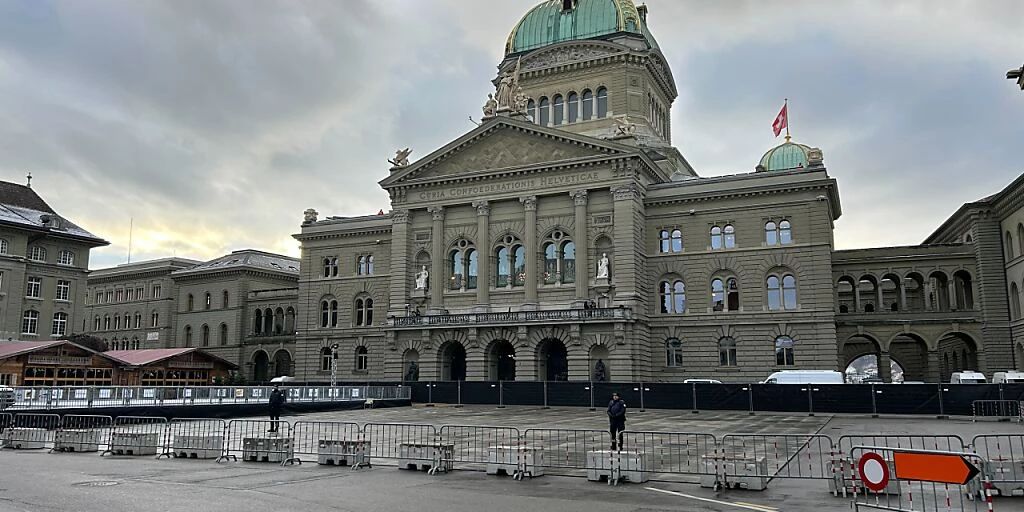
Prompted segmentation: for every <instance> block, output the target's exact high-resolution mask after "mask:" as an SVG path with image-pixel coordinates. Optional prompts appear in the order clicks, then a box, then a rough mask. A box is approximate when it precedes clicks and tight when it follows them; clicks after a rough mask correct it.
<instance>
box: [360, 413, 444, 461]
mask: <svg viewBox="0 0 1024 512" xmlns="http://www.w3.org/2000/svg"><path fill="white" fill-rule="evenodd" d="M362 439H363V440H365V441H367V442H369V443H370V457H371V459H372V460H373V462H374V463H375V464H376V463H379V464H383V465H389V466H390V465H394V466H398V467H399V468H401V469H414V470H419V469H423V470H425V471H428V472H431V473H436V472H437V471H444V470H447V469H448V467H447V466H443V465H442V464H444V463H445V461H446V460H450V459H451V455H450V452H451V451H452V450H450V449H447V447H446V446H442V445H441V444H440V443H439V442H438V439H437V428H436V427H434V426H433V425H427V424H416V423H367V424H366V425H364V426H363V435H362Z"/></svg>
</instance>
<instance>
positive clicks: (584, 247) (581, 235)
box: [569, 189, 590, 307]
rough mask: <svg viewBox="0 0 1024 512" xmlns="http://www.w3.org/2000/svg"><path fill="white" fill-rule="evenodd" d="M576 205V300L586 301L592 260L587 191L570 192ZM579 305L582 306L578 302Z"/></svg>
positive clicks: (574, 238) (574, 240)
mask: <svg viewBox="0 0 1024 512" xmlns="http://www.w3.org/2000/svg"><path fill="white" fill-rule="evenodd" d="M569 195H570V196H572V199H573V203H575V206H576V210H575V213H576V233H575V234H574V236H573V242H575V243H576V300H577V301H584V300H587V299H588V298H590V297H589V295H590V294H589V293H588V286H587V284H588V283H589V281H590V262H589V258H588V257H587V255H589V254H590V244H589V243H588V242H587V191H586V189H583V190H574V191H572V192H570V193H569ZM577 307H582V306H581V305H580V304H577Z"/></svg>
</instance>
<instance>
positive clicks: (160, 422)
mask: <svg viewBox="0 0 1024 512" xmlns="http://www.w3.org/2000/svg"><path fill="white" fill-rule="evenodd" d="M166 433H167V419H165V418H157V417H151V416H118V418H117V419H116V420H114V426H113V429H112V430H111V432H110V440H109V442H108V443H107V449H106V450H104V451H103V452H102V453H100V455H107V454H110V455H125V456H140V455H154V456H155V455H158V454H159V453H161V451H162V450H163V448H164V439H165V435H166Z"/></svg>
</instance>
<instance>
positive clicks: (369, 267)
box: [366, 254, 373, 276]
mask: <svg viewBox="0 0 1024 512" xmlns="http://www.w3.org/2000/svg"><path fill="white" fill-rule="evenodd" d="M366 275H368V276H372V275H373V255H372V254H370V255H368V256H367V257H366Z"/></svg>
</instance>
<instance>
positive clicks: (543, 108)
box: [538, 96, 551, 126]
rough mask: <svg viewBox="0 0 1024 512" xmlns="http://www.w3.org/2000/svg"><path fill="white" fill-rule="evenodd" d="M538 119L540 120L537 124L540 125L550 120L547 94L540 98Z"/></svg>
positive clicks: (545, 124) (544, 124) (546, 123)
mask: <svg viewBox="0 0 1024 512" xmlns="http://www.w3.org/2000/svg"><path fill="white" fill-rule="evenodd" d="M538 120H539V121H540V122H539V123H538V124H540V125H541V126H547V125H548V123H549V122H550V121H551V106H550V104H549V103H548V98H547V96H543V97H541V99H540V115H539V116H538Z"/></svg>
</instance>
